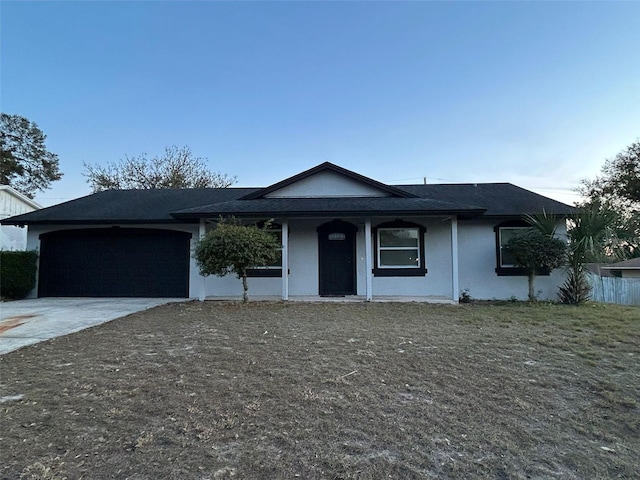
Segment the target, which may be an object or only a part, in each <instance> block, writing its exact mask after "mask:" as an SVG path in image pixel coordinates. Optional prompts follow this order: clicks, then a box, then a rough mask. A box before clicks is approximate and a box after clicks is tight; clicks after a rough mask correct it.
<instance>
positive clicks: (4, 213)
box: [0, 185, 42, 218]
mask: <svg viewBox="0 0 640 480" xmlns="http://www.w3.org/2000/svg"><path fill="white" fill-rule="evenodd" d="M0 193H1V194H2V195H3V196H4V195H8V196H9V197H11V198H12V199H13V200H12V201H9V202H5V201H2V203H0V205H1V209H0V218H6V217H9V216H11V215H16V214H17V213H19V212H20V213H21V212H26V211H31V210H38V209H40V208H42V206H41V205H40V204H39V203H37V202H35V201H33V200H31V199H30V198H29V197H27V196H26V195H24V194H22V193H20V192H19V191H18V190H16V189H15V188H13V187H11V186H9V185H0ZM14 202H16V203H14Z"/></svg>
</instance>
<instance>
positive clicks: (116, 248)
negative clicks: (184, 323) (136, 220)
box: [38, 228, 191, 297]
mask: <svg viewBox="0 0 640 480" xmlns="http://www.w3.org/2000/svg"><path fill="white" fill-rule="evenodd" d="M190 239H191V234H190V233H185V232H176V231H172V230H155V229H134V228H95V229H81V230H63V231H57V232H50V233H45V234H42V235H40V271H39V283H38V295H39V296H40V297H188V296H189V241H190Z"/></svg>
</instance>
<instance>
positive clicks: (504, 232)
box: [500, 227, 527, 267]
mask: <svg viewBox="0 0 640 480" xmlns="http://www.w3.org/2000/svg"><path fill="white" fill-rule="evenodd" d="M526 230H527V229H526V228H525V227H522V228H518V227H510V228H501V229H500V266H502V267H513V266H515V263H516V262H515V260H514V259H513V255H511V254H510V253H509V251H508V250H507V249H505V248H504V247H506V246H507V244H508V243H509V240H511V239H512V238H513V237H517V236H518V235H521V234H522V233H523V232H524V231H526Z"/></svg>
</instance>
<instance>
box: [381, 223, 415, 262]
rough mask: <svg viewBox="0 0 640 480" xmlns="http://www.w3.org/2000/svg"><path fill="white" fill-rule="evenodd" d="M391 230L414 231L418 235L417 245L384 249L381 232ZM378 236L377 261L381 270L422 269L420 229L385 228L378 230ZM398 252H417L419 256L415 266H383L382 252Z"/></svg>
mask: <svg viewBox="0 0 640 480" xmlns="http://www.w3.org/2000/svg"><path fill="white" fill-rule="evenodd" d="M390 230H405V231H407V230H414V231H415V232H416V233H417V238H416V245H415V247H395V246H394V247H383V246H382V244H381V242H380V232H383V231H390ZM376 235H377V236H378V238H377V247H378V248H377V249H376V250H377V251H376V256H377V260H378V268H380V269H384V268H416V269H417V268H420V265H422V258H421V257H420V229H419V228H418V227H383V228H378V229H377V232H376ZM398 250H412V251H417V253H418V255H417V257H416V262H415V265H383V264H382V259H381V255H380V253H381V252H382V251H398Z"/></svg>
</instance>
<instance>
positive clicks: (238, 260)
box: [193, 219, 282, 302]
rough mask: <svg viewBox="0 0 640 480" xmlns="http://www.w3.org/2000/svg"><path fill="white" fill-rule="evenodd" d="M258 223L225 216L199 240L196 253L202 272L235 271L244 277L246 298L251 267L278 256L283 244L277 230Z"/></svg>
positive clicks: (258, 265) (223, 274) (205, 273)
mask: <svg viewBox="0 0 640 480" xmlns="http://www.w3.org/2000/svg"><path fill="white" fill-rule="evenodd" d="M268 228H269V224H266V225H265V226H263V227H262V228H259V227H257V226H255V225H240V224H238V223H237V222H236V221H235V220H234V219H226V220H225V219H221V221H220V222H219V223H218V224H217V225H216V227H215V228H214V229H213V230H211V231H210V232H208V233H207V234H206V235H205V236H204V238H202V239H200V241H199V242H198V243H197V244H196V248H195V251H194V254H193V257H194V258H195V260H196V263H197V264H198V267H199V268H200V273H201V274H202V275H205V276H208V275H218V276H220V277H223V276H225V275H227V274H229V273H235V274H236V275H237V276H238V278H239V279H242V288H243V294H242V300H243V301H244V302H247V301H248V300H249V294H248V291H249V285H248V282H247V270H249V269H250V268H255V267H262V266H266V265H269V264H270V263H273V262H274V261H276V260H277V259H278V253H279V251H280V248H281V247H282V245H280V243H279V242H278V240H277V238H276V237H275V236H274V235H273V233H271V232H269V231H267V229H268Z"/></svg>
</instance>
